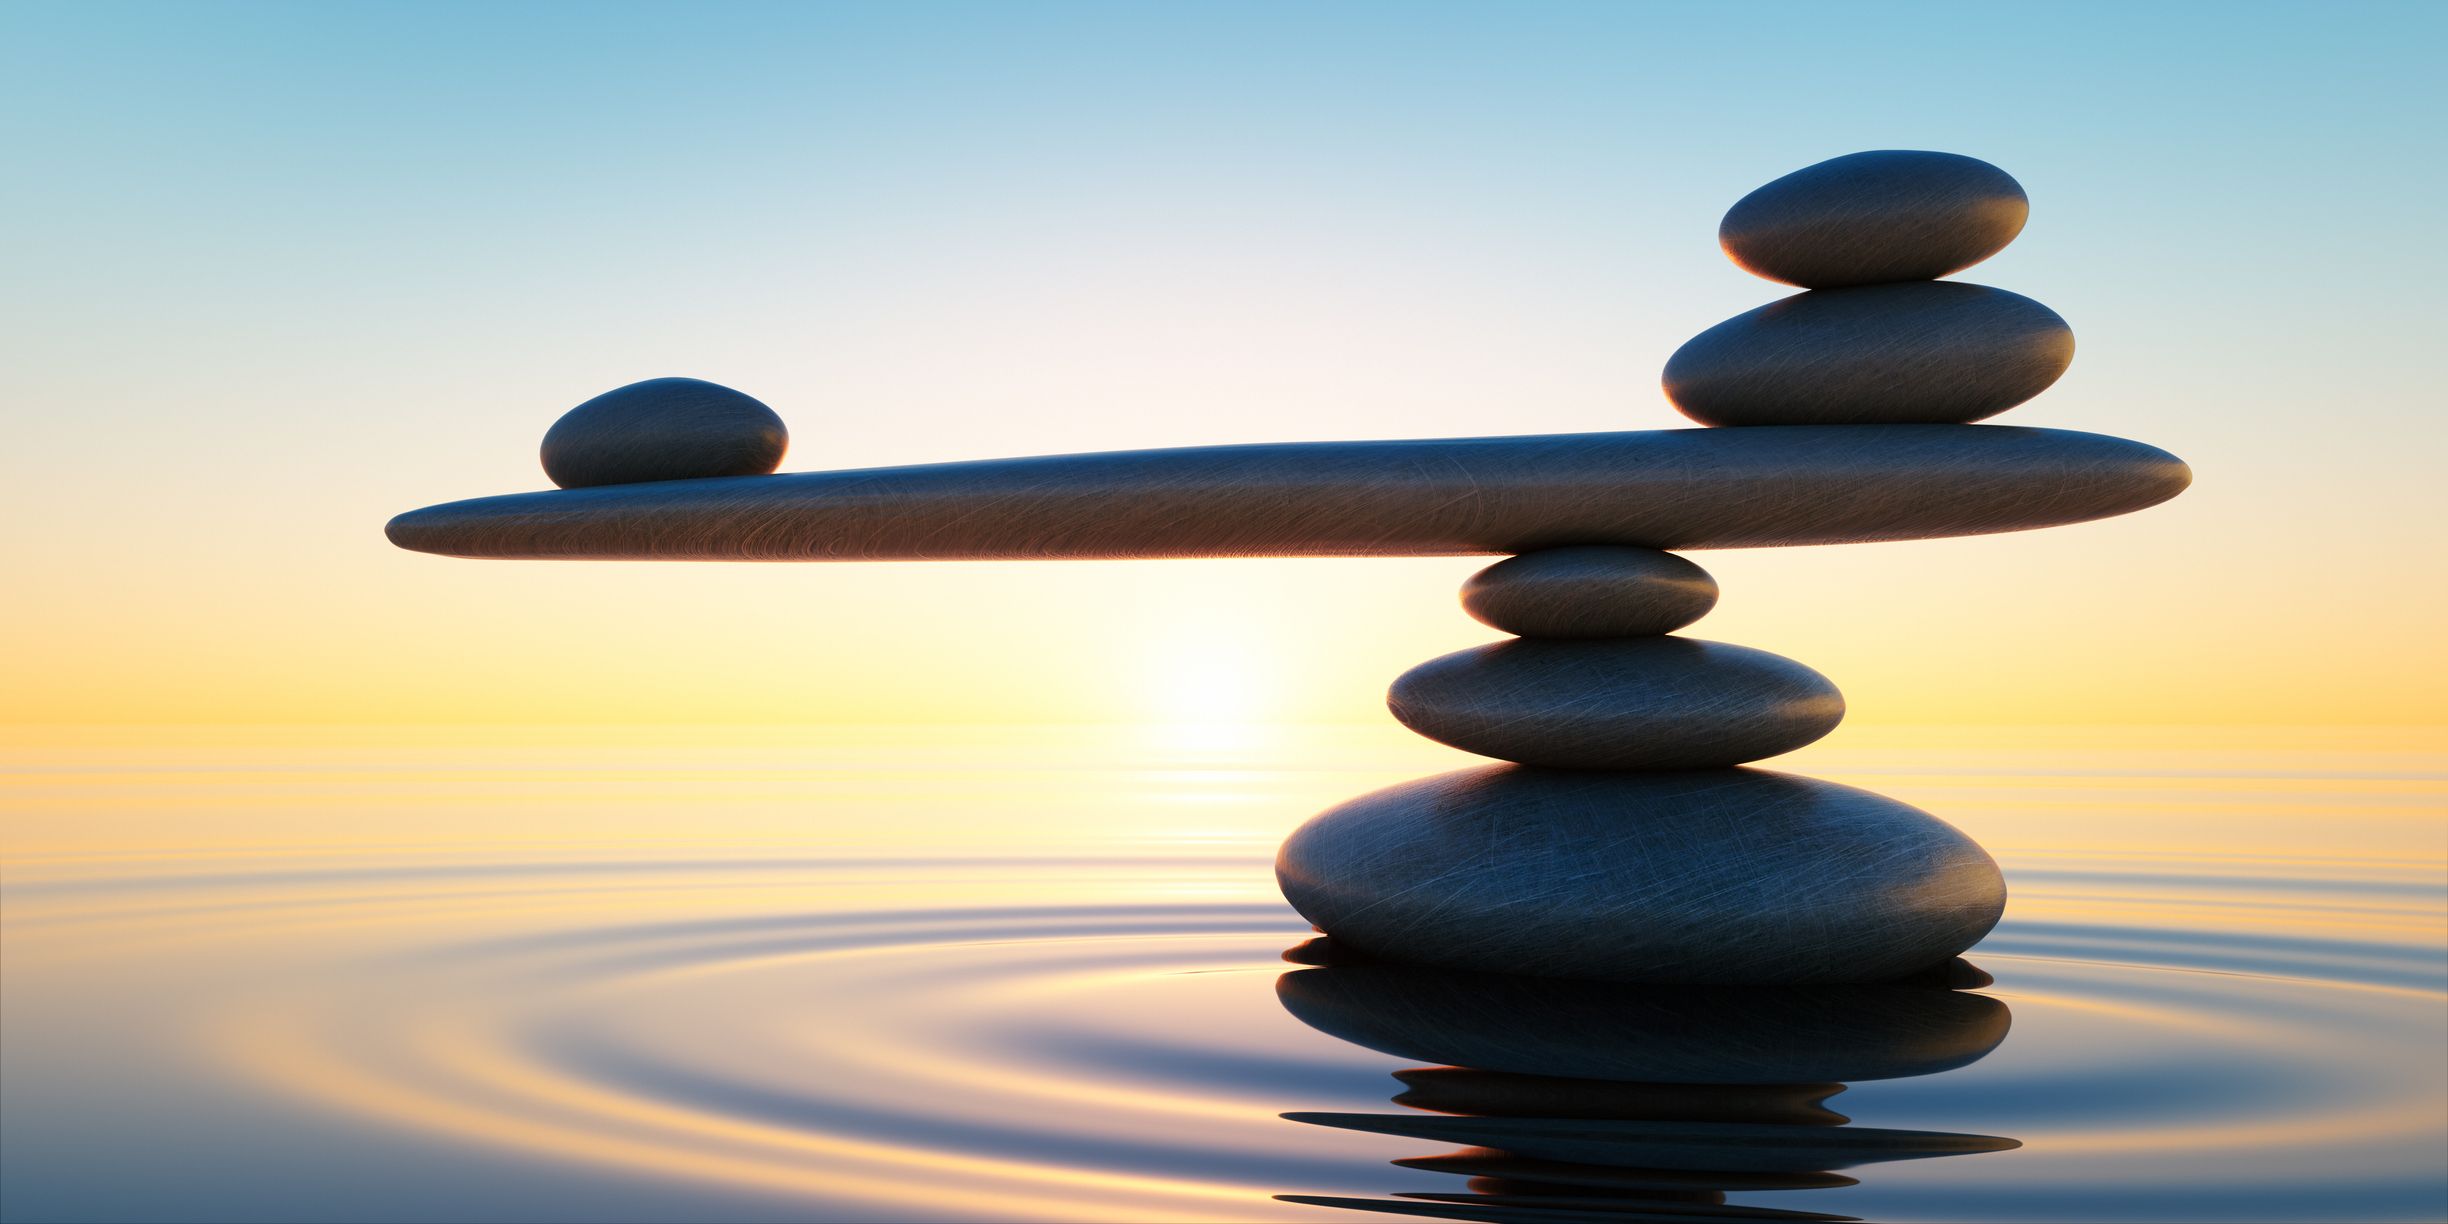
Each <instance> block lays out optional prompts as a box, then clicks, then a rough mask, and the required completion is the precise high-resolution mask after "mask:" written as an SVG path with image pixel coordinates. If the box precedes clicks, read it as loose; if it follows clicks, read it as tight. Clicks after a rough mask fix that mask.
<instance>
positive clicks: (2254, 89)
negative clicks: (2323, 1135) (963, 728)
mask: <svg viewBox="0 0 2448 1224" xmlns="http://www.w3.org/2000/svg"><path fill="white" fill-rule="evenodd" d="M2069 7H2072V6H2051V7H2047V8H2041V9H2018V8H2010V7H2004V6H1966V5H1930V6H1894V5H1881V6H1855V5H1792V6H1782V5H1743V6H1730V5H1717V4H1694V5H1665V4H1631V3H1601V4H1590V5H1544V6H1531V7H1523V6H1499V5H1444V4H1428V5H1383V6H1376V5H1341V6H1335V7H1331V8H1318V7H1313V6H1307V5H1296V4H1256V5H1247V4H1243V5H1195V4H1140V5H1130V4H1112V5H1066V4H1053V5H1033V6H1021V5H1007V4H987V3H980V4H965V5H962V4H894V5H874V6H865V7H850V6H832V5H816V4H785V5H776V6H749V5H740V6H728V7H717V8H700V7H693V6H668V7H667V6H658V5H646V6H628V5H610V4H589V5H583V6H576V5H573V6H557V5H542V4H536V5H473V4H471V5H465V6H445V5H380V4H349V5H314V4H296V5H263V6H257V7H252V8H246V7H227V6H224V7H214V8H200V7H188V6H179V5H98V4H87V3H71V4H57V5H51V4H31V3H18V4H12V5H10V6H8V7H7V8H6V9H4V10H0V150H4V151H5V153H6V166H7V173H5V174H0V225H5V228H6V231H7V232H8V234H9V235H10V239H9V242H8V244H7V252H6V254H5V255H0V312H5V313H4V315H0V323H5V328H6V335H7V339H6V342H5V349H6V351H7V353H8V356H7V357H6V359H5V360H0V402H5V403H6V405H7V409H6V411H7V420H8V425H9V433H10V444H9V445H8V446H6V447H5V448H0V550H4V551H5V555H6V557H7V559H8V566H9V569H10V571H11V580H10V582H9V584H8V586H9V595H8V597H7V598H6V599H5V600H0V633H4V634H5V635H6V640H7V642H8V643H9V646H8V654H9V666H8V676H9V678H8V680H7V682H6V684H5V685H4V686H0V691H5V693H6V697H5V700H4V701H0V717H4V718H5V719H6V720H8V721H13V722H21V723H49V722H112V723H119V722H132V723H150V722H268V723H295V722H419V723H427V722H438V723H457V722H476V723H489V722H538V723H562V722H666V721H674V722H716V723H720V722H799V721H813V722H904V721H907V722H1038V721H1046V722H1064V721H1187V722H1205V721H1217V722H1309V721H1327V722H1334V721H1369V720H1382V719H1384V718H1385V717H1386V715H1385V712H1384V709H1383V705H1382V695H1383V692H1384V689H1385V686H1386V684H1387V683H1388V682H1389V681H1391V680H1392V679H1393V677H1394V676H1396V675H1397V674H1399V673H1400V672H1402V671H1403V670H1405V669H1406V668H1408V667H1410V666H1411V665H1413V664H1415V663H1418V662H1420V661H1423V660H1425V659H1427V658H1430V657H1432V656H1434V655H1437V654H1441V653H1443V652H1446V651H1449V650H1453V649H1458V648H1460V647H1464V646H1468V645H1472V644H1474V643H1477V642H1481V641H1486V640H1489V639H1490V638H1492V637H1493V636H1494V635H1493V633H1492V631H1489V630H1487V629H1484V628H1482V627H1480V626H1478V625H1477V624H1475V623H1474V622H1472V621H1470V620H1469V619H1468V618H1466V617H1465V616H1464V615H1463V614H1462V613H1461V611H1460V609H1459V607H1458V605H1457V603H1456V600H1455V594H1454V592H1455V588H1456V587H1457V586H1458V585H1459V584H1460V582H1461V581H1462V580H1463V579H1464V578H1465V577H1466V576H1468V575H1469V574H1470V573H1472V572H1473V571H1474V570H1476V569H1477V568H1478V567H1479V566H1481V565H1483V564H1485V561H1484V560H1483V559H1472V558H1443V559H1421V560H1298V561H1293V560H1284V561H1230V562H1215V561H1171V562H1140V563H1067V564H1016V563H992V564H945V565H893V564H874V565H848V566H820V565H761V566H760V565H655V564H624V563H566V562H563V563H501V562H471V561H456V560H447V559H443V558H437V557H431V556H422V555H416V554H410V553H406V552H401V551H398V550H396V549H394V548H392V547H390V546H389V545H388V544H387V543H386V542H385V541H384V539H383V536H382V526H383V523H384V521H385V520H386V519H388V518H389V517H390V516H391V515H393V514H395V513H398V512H400V511H402V510H406V509H411V508H414V507H416V506H420V505H425V504H428V503H432V502H438V501H445V500H452V499H456V498H461V497H470V496H478V495H483V494H491V493H506V492H516V491H523V490H529V489H536V488H541V487H545V484H546V482H545V481H544V479H543V476H542V473H541V471H540V469H539V468H538V466H537V462H536V444H537V442H538V440H539V439H540V438H541V437H542V435H543V433H544V430H545V428H546V427H547V426H549V425H550V424H551V423H552V421H553V420H554V419H555V418H556V417H557V416H558V415H559V414H560V413H561V412H563V411H565V410H566V409H568V408H569V407H570V406H572V405H574V404H576V403H578V402H579V401H581V400H584V399H586V398H588V397H590V396H592V395H594V394H596V393H598V392H601V391H604V390H607V389H609V388H611V387H614V386H617V385H620V384H623V383H628V382H632V381H635V380H638V379H643V378H649V377H656V376H661V375H689V376H694V377H700V378H706V379H712V380H714V381H717V382H722V383H726V384H729V385H731V386H734V387H737V388H739V389H741V390H743V391H746V392H748V393H750V394H752V395H755V396H757V397H759V398H761V399H763V400H764V401H765V402H767V403H769V404H771V405H772V406H773V407H774V408H775V409H776V410H777V411H778V412H780V413H781V414H782V416H783V417H784V418H785V420H787V421H788V422H789V424H790V426H791V429H792V435H793V437H792V447H791V452H790V455H789V457H788V459H787V460H786V461H785V463H784V469H785V470H807V469H819V468H831V467H858V466H869V465H877V464H893V463H917V462H929V461H935V460H947V459H964V458H979V457H988V456H997V455H1013V454H1034V453H1052V452H1069V451H1082V450H1101V449H1110V448H1123V447H1141V446H1160V445H1190V444H1202V443H1221V442H1251V441H1276V440H1296V439H1327V438H1378V437H1387V438H1392V437H1433V436H1452V435H1475V434H1502V433H1543V432H1552V431H1576V430H1604V429H1647V428H1672V427H1677V426H1681V425H1684V424H1687V422H1685V421H1683V419H1682V418H1681V417H1679V416H1678V415H1676V414H1675V413H1674V412H1673V410H1672V409H1671V408H1670V407H1669V406H1668V405H1667V403H1666V401H1665V400H1664V398H1663V397H1662V396H1661V395H1660V394H1659V392H1658V389H1657V373H1658V369H1659V367H1660V366H1661V365H1662V364H1663V363H1664V361H1665V359H1666V357H1667V355H1668V354H1670V353H1671V352H1673V350H1674V349H1675V347H1676V346H1677V345H1679V344H1681V343H1682V342H1683V341H1684V340H1685V339H1687V338H1688V337H1690V336H1691V335H1693V334H1695V333H1697V332H1699V331H1701V330H1703V329H1704V328H1706V327H1708V326H1710V325H1712V324H1714V323H1716V322H1718V321H1719V320H1721V319H1723V318H1725V317H1727V316H1729V315H1732V314H1734V313H1737V312H1739V311H1742V310H1746V309H1749V308H1750V307H1752V306H1755V305H1758V304H1760V303H1763V302H1766V301H1769V300H1771V299H1773V298H1775V297H1777V296H1779V295H1780V287H1778V286H1774V285H1771V284H1769V283H1768V282H1766V281H1762V280H1758V279H1755V278H1753V277H1751V276H1748V275H1746V274H1744V273H1742V272H1740V271H1738V270H1737V269H1736V268H1734V266H1733V265H1732V264H1730V263H1729V262H1727V261H1726V260H1725V258H1724V257H1723V256H1722V255H1721V254H1720V253H1719V252H1718V251H1717V248H1716V241H1715V234H1716V225H1717V221H1718V218H1719V217H1720V216H1721V215H1722V214H1723V212H1724V210H1725V209H1726V207H1727V206H1728V205H1729V204H1731V203H1732V202H1733V201H1734V200H1735V199H1736V198H1738V197H1740V196H1741V195H1742V194H1743V193H1745V192H1747V191H1749V190H1750V189H1751V188H1753V187H1755V186H1757V185H1759V184H1761V183H1763V182H1766V181H1767V180H1769V179H1771V178H1774V177H1776V176H1778V175H1780V174H1783V173H1785V172H1787V171H1789V170H1793V169H1796V168H1798V167H1800V166H1803V165H1806V164H1808V163H1811V162H1815V161H1818V160H1821V159H1823V158H1826V157H1830V156H1834V155H1837V154H1841V153H1847V152H1852V151H1856V150H1860V149H1870V148H1927V149H1943V150H1949V151H1954V152H1961V153H1967V154H1971V155H1974V156H1977V157H1981V158H1985V159H1987V160H1990V161H1993V162H1995V163H1997V164H1998V165H2000V166H2002V167H2004V168H2005V169H2006V170H2007V171H2009V172H2010V173H2012V174H2014V175H2015V176H2017V177H2018V178H2019V179H2020V180H2021V181H2022V182H2023V184H2024V185H2025V187H2026V188H2027V189H2028V191H2029V192H2030V195H2031V198H2032V218H2031V222H2030V225H2029V227H2028V228H2027V229H2026V230H2025V231H2024V233H2023V236H2022V237H2021V239H2020V240H2019V241H2017V242H2016V243H2015V244H2014V245H2013V246H2012V247H2010V248H2008V250H2007V251H2006V252H2005V253H2003V254H2002V255H2000V256H1998V257H1997V258H1995V259H1993V260H1991V261H1989V262H1988V263H1986V264H1984V265H1981V266H1979V267H1977V268H1975V269H1973V270H1972V271H1970V272H1969V273H1967V274H1966V275H1965V277H1964V278H1963V279H1967V280H1973V281H1977V282H1980V283H1985V284H1994V285H1997V286H2000V287H2003V288H2007V289H2011V290H2014V291H2016V292H2018V293H2023V294H2026V295H2028V296H2031V297H2034V298H2037V299H2038V300H2040V301H2042V302H2045V303H2047V304H2048V305H2050V306H2051V307H2053V308H2055V309H2056V310H2058V311H2059V312H2060V313H2062V314H2063V315H2064V316H2065V317H2066V318H2067V319H2068V320H2069V321H2070V322H2071V324H2072V325H2073V328H2074V331H2075V334H2076V337H2077V339H2078V341H2079V345H2080V351H2079V354H2078V356H2077V357H2076V359H2075V362H2074V365H2073V368H2072V370H2071V371H2070V372H2069V373H2068V374H2067V376H2066V377H2065V378H2064V379H2063V380H2062V381H2061V382H2060V383H2059V384H2058V385H2057V386H2056V387H2055V388H2054V389H2053V390H2051V391H2049V392H2048V393H2047V394H2045V395H2043V396H2042V397H2040V398H2039V399H2037V400H2035V401H2033V402H2032V403H2030V404H2027V405H2025V406H2023V407H2021V408H2019V409H2016V410H2015V411H2013V412H2011V413H2009V414H2007V415H2005V416H2004V417H2002V418H2000V421H2001V423H2008V424H2018V425H2035V426H2055V427H2064V428H2072V429H2082V430H2091V431H2096V432H2103V433H2113V434H2119V435H2123V436H2128V437H2133V438H2137V439H2140V440H2143V441H2146V442H2150V443H2152V444H2155V445H2158V446H2162V447H2165V448H2166V449H2168V450H2171V451H2173V452H2175V453H2176V454H2178V455H2180V456H2182V457H2184V458H2185V459H2186V460H2187V461H2188V462H2190V463H2191V464H2192V465H2193V467H2194V470H2195V478H2196V483H2195V487H2194V488H2193V489H2192V491H2191V492H2189V493H2188V494H2186V495H2185V496H2184V497H2182V498H2179V499H2178V500H2176V501H2175V502H2172V503H2170V504H2168V505H2165V506H2162V507H2159V508H2156V509H2153V510H2150V511H2147V512H2145V513H2141V514H2137V515H2134V516H2131V517H2128V518H2122V519H2113V520H2108V521H2105V522H2101V523H2094V524H2087V525H2081V526H2075V527H2068V528H2061V529H2057V530H2052V531H2043V532H2033V533H2025V534H2020V535H2008V536H1994V537H1985V538H1975V539H1964V540H1945V541H1931V542H1921V543H1907V544H1881V545H1867V546H1855V547H1838V548H1818V549H1793V550H1769V551H1757V552H1715V553H1701V554H1695V559H1696V560H1698V561H1699V562H1700V563H1701V564H1703V565H1704V566H1706V567H1707V568H1708V569H1709V570H1710V571H1712V572H1713V573H1714V574H1715V575H1716V576H1717V578H1718V580H1719V582H1720V584H1721V586H1722V587H1723V589H1724V593H1725V594H1724V599H1723V602H1722V603H1721V604H1720V606H1719V608H1718V610H1717V611H1716V612H1715V613H1713V614H1712V615H1711V616H1710V617H1708V618H1707V619H1705V620H1703V621H1702V622H1700V623H1699V624H1698V625H1696V626H1694V627H1693V629H1691V630H1690V631H1689V632H1690V633H1692V634H1693V635H1695V636H1700V637H1705V638H1712V639H1718V640H1725V641H1733V642H1740V643H1744V644H1746V645H1751V646H1757V647H1760V648H1763V649H1767V650H1773V651H1776V652H1778V653H1781V654H1785V655H1789V656H1791V657H1793V658H1796V659H1799V660H1801V661H1803V662H1806V663H1808V664H1810V665H1812V666H1814V667H1816V668H1818V669H1819V670H1821V671H1823V672H1825V673H1826V674H1827V675H1828V676H1829V677H1831V678H1832V679H1833V680H1835V681H1836V683H1837V684H1838V685H1839V686H1840V687H1841V688H1842V689H1843V690H1844V691H1845V693H1846V695H1847V698H1848V700H1849V702H1850V705H1851V709H1852V717H1853V719H1854V720H1855V721H1856V722H1859V723H1865V724H1882V723H1899V724H1901V723H2078V722H2096V723H2266V724H2299V723H2317V724H2361V723H2390V724H2432V723H2444V722H2448V713H2444V712H2443V709H2442V692H2443V688H2444V686H2443V684H2442V683H2441V679H2442V677H2443V675H2448V633H2443V631H2442V630H2443V625H2442V622H2443V618H2444V614H2448V577H2443V573H2444V570H2443V567H2442V565H2441V563H2440V560H2439V557H2440V555H2441V552H2442V546H2441V544H2440V542H2439V538H2438V537H2439V536H2440V534H2441V527H2442V524H2443V521H2448V515H2444V514H2443V511H2448V494H2443V488H2444V487H2448V476H2444V475H2443V460H2444V459H2448V454H2444V453H2443V450H2444V448H2443V446H2442V442H2443V439H2444V438H2448V425H2444V424H2443V419H2442V418H2443V412H2444V410H2448V404H2444V403H2443V397H2442V395H2441V392H2440V390H2439V382H2440V374H2439V371H2440V364H2441V358H2440V351H2441V347H2442V345H2441V341H2440V338H2439V334H2438V333H2439V331H2440V323H2439V318H2440V308H2439V297H2438V289H2437V285H2438V284H2439V282H2440V279H2441V276H2440V274H2441V273H2442V271H2443V268H2442V266H2441V265H2442V263H2443V260H2442V257H2441V254H2440V251H2441V248H2442V245H2443V244H2442V243H2441V241H2440V240H2439V237H2438V232H2437V231H2438V228H2439V226H2440V216H2439V212H2440V201H2441V200H2442V199H2443V198H2448V192H2444V191H2443V186H2444V185H2443V183H2442V181H2441V180H2442V165H2443V158H2442V157H2441V155H2440V149H2439V147H2438V133H2439V131H2440V121H2441V119H2442V118H2443V111H2444V110H2448V107H2443V105H2442V94H2441V91H2440V87H2439V86H2438V84H2437V83H2436V82H2437V78H2438V73H2437V64H2436V62H2435V61H2436V59H2437V57H2438V53H2439V48H2440V47H2441V46H2442V45H2443V43H2442V40H2441V37H2440V36H2441V35H2443V34H2448V20H2443V14H2448V6H2438V5H2433V4H2427V3H2426V4H2415V5H2404V6H2390V5H2382V4H2370V5H2350V6H2336V7H2314V6H2301V7H2290V8H2279V7H2270V6H2261V5H2236V6H2233V7H2232V8H2225V9H2216V10H2209V9H2201V8H2183V9H2179V8H2176V7H2173V6H2170V7H2166V8H2161V7H2157V6H2151V5H2126V4H2111V5H2099V6H2091V7H2090V8H2088V10H2087V11H2085V12H2082V13H2080V14H2077V13H2074V12H2071V11H2069ZM2206 13H2207V14H2215V15H2214V16H2210V17H2205V14H2206ZM2418 34H2419V35H2422V36H2416V35H2418Z"/></svg>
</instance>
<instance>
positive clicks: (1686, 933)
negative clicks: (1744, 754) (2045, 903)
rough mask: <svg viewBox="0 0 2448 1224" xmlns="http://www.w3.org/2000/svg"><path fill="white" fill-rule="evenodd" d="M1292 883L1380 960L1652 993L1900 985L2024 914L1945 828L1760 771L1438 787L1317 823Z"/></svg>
mask: <svg viewBox="0 0 2448 1224" xmlns="http://www.w3.org/2000/svg"><path fill="white" fill-rule="evenodd" d="M1275 876H1276V881H1277V883H1278V884H1280V885H1281V886H1282V888H1283V893H1284V897H1285V898H1286V899H1287V900H1289V901H1290V902H1291V903H1292V907H1293V908H1294V909H1296V910H1298V911H1300V913H1301V916H1302V917H1304V918H1307V919H1308V920H1309V921H1310V922H1312V923H1314V924H1316V925H1317V926H1318V928H1319V929H1321V930H1323V931H1325V932H1326V933H1327V934H1329V935H1331V936H1333V937H1334V939H1335V940H1336V941H1337V942H1338V943H1343V944H1348V945H1350V946H1351V947H1352V948H1353V949H1355V950H1356V951H1358V952H1360V953H1363V954H1366V955H1369V956H1373V957H1377V958H1381V959H1384V960H1388V961H1396V962H1407V963H1411V964H1418V965H1429V966H1438V967H1444V968H1452V969H1476V970H1482V971H1486V972H1492V973H1516V974H1533V975H1544V976H1554V977H1579V978H1605V979H1614V980H1622V981H1647V982H1687V983H1731V984H1741V983H1753V984H1760V983H1784V984H1803V983H1815V982H1875V981H1881V980H1885V979H1889V978H1895V977H1900V976H1902V975H1904V974H1908V973H1911V972H1913V971H1914V970H1918V969H1926V968H1928V967H1930V966H1933V965H1935V964H1937V963H1939V962H1941V961H1945V960H1946V959H1948V958H1950V957H1952V956H1954V955H1956V954H1957V953H1960V952H1962V951H1963V950H1964V949H1966V948H1969V947H1971V946H1972V945H1973V944H1974V943H1977V942H1979V941H1980V939H1981V937H1982V936H1984V935H1987V934H1988V933H1989V929H1990V928H1991V927H1992V926H1994V925H1996V923H1997V920H1998V915H1999V914H2000V913H2001V912H2002V911H2003V910H2004V908H2005V904H2006V885H2005V881H2004V880H2003V878H2002V877H2001V876H2000V875H1999V873H1998V868H1997V864H1996V863H1994V862H1992V861H1991V860H1990V858H1989V856H1988V855H1987V854H1986V853H1984V852H1983V851H1982V850H1981V848H1980V847H1979V846H1978V845H1976V844H1974V843H1973V841H1972V840H1971V839H1970V838H1968V837H1965V836H1964V835H1963V834H1962V833H1959V832H1957V831H1956V830H1955V829H1954V828H1952V827H1950V826H1949V825H1947V824H1946V823H1945V822H1943V821H1940V820H1938V819H1937V818H1936V817H1933V816H1931V815H1929V814H1928V813H1926V812H1923V811H1921V810H1919V809H1917V808H1914V807H1911V806H1909V805H1907V804H1903V803H1899V802H1897V801H1895V800H1893V799H1889V798H1886V797H1884V796H1880V795H1874V794H1872V793H1870V792H1868V791H1863V790H1856V789H1854V788H1852V787H1849V786H1839V785H1837V784H1835V783H1832V782H1821V781H1817V780H1814V779H1810V778H1802V777H1795V776H1792V775H1788V774H1778V773H1770V772H1767V771H1765V770H1752V769H1718V770H1691V771H1686V772H1674V773H1611V772H1610V773H1599V772H1585V771H1576V770H1552V769H1533V768H1526V767H1520V766H1502V765H1499V766H1489V767H1485V768H1480V769H1467V770H1462V771H1460V772H1456V773H1449V774H1442V775H1439V776H1436V777H1432V778H1423V779H1420V780H1418V781H1414V782H1407V783H1404V784H1402V785H1399V786H1393V787H1388V788H1386V789H1385V790H1381V791H1378V792H1376V793H1374V794H1370V795H1364V796H1362V797H1360V798H1358V799H1354V800H1352V801H1350V802H1348V803H1345V804H1343V805H1341V806H1339V807H1336V808H1334V809H1332V810H1330V811H1327V812H1326V813H1324V814H1322V815H1319V816H1317V817H1315V818H1313V819H1311V820H1310V821H1309V822H1308V823H1307V824H1304V825H1302V826H1301V827H1300V828H1299V829H1298V830H1297V831H1295V832H1294V833H1293V834H1292V836H1291V837H1290V838H1288V839H1286V840H1285V842H1284V844H1283V848H1282V849H1281V851H1279V852H1278V854H1277V855H1276V859H1275ZM1498 1069H1499V1070H1505V1069H1510V1068H1498ZM1523 1069H1525V1070H1527V1069H1529V1068H1523Z"/></svg>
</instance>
